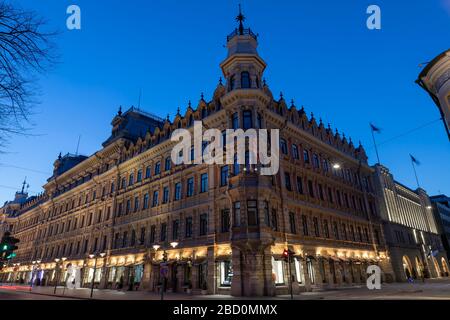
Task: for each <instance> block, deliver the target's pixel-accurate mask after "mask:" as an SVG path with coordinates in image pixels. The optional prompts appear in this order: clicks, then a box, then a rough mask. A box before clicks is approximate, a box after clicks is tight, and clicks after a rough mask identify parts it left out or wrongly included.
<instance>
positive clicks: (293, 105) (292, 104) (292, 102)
mask: <svg viewBox="0 0 450 320" xmlns="http://www.w3.org/2000/svg"><path fill="white" fill-rule="evenodd" d="M291 107H295V104H294V99H291Z"/></svg>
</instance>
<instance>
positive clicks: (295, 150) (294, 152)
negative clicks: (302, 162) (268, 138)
mask: <svg viewBox="0 0 450 320" xmlns="http://www.w3.org/2000/svg"><path fill="white" fill-rule="evenodd" d="M292 157H293V158H294V159H295V160H298V159H300V155H299V153H298V147H297V145H296V144H293V145H292Z"/></svg>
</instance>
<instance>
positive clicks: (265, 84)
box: [263, 78, 267, 87]
mask: <svg viewBox="0 0 450 320" xmlns="http://www.w3.org/2000/svg"><path fill="white" fill-rule="evenodd" d="M263 86H264V87H265V86H267V81H266V78H264V79H263Z"/></svg>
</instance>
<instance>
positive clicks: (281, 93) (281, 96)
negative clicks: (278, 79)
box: [280, 92, 284, 100]
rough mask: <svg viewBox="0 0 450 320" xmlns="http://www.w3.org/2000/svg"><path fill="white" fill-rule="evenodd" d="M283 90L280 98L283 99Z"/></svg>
mask: <svg viewBox="0 0 450 320" xmlns="http://www.w3.org/2000/svg"><path fill="white" fill-rule="evenodd" d="M283 99H284V98H283V92H280V100H283Z"/></svg>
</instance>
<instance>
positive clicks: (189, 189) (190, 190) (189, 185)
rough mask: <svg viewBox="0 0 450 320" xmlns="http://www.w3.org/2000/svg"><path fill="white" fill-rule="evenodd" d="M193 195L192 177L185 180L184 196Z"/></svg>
mask: <svg viewBox="0 0 450 320" xmlns="http://www.w3.org/2000/svg"><path fill="white" fill-rule="evenodd" d="M193 195H194V178H189V179H188V180H187V191H186V196H188V197H192V196H193Z"/></svg>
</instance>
